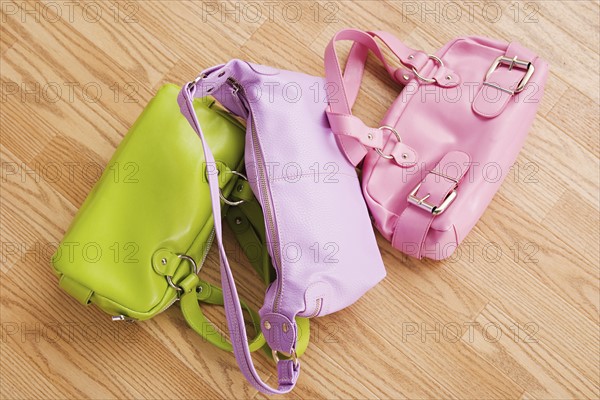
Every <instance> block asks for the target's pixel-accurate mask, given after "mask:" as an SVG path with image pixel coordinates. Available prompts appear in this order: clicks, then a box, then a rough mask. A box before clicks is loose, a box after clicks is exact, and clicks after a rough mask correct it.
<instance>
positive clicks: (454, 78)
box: [432, 66, 461, 88]
mask: <svg viewBox="0 0 600 400" xmlns="http://www.w3.org/2000/svg"><path fill="white" fill-rule="evenodd" d="M432 79H435V81H436V83H437V84H438V85H439V86H441V87H445V88H450V87H455V86H457V85H458V84H459V83H460V81H461V80H460V76H459V75H458V74H457V73H456V72H454V71H453V70H451V69H450V68H448V67H446V66H444V67H440V68H438V69H437V70H436V71H435V74H434V75H433V76H432Z"/></svg>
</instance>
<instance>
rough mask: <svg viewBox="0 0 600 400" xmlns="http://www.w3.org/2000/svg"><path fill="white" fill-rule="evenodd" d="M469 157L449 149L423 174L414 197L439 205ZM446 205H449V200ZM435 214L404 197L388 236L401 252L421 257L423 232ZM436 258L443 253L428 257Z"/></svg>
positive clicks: (424, 234)
mask: <svg viewBox="0 0 600 400" xmlns="http://www.w3.org/2000/svg"><path fill="white" fill-rule="evenodd" d="M470 161H471V158H470V157H469V155H468V154H467V153H464V152H462V151H451V152H449V153H447V154H446V155H445V156H444V157H443V158H442V160H440V162H439V163H438V164H437V165H436V166H435V167H434V168H433V169H432V170H431V171H430V172H429V173H428V174H427V175H426V176H425V179H423V181H422V182H421V183H420V184H419V186H418V190H417V191H416V192H415V193H414V197H415V198H417V199H419V201H422V202H426V203H427V204H429V205H433V206H438V207H439V206H441V204H443V202H444V200H446V198H448V196H449V195H450V194H451V193H452V192H453V191H454V190H455V189H456V187H457V186H458V184H459V183H460V181H461V180H462V178H463V177H464V176H465V174H466V173H467V171H468V170H469V168H470V165H471V163H470ZM449 207H452V205H451V204H450V205H449ZM435 217H436V215H435V214H434V213H433V211H430V210H428V209H427V207H425V206H423V205H421V204H418V202H417V204H415V203H414V202H412V201H408V205H407V206H406V208H405V209H404V212H403V213H402V214H401V215H400V216H399V217H398V220H397V221H396V226H395V228H394V235H393V237H392V245H393V246H394V247H395V248H397V249H399V250H400V251H402V252H403V253H405V254H408V255H410V256H413V257H416V258H419V259H420V258H422V257H423V247H424V244H425V240H426V239H427V234H428V233H429V229H430V227H431V223H432V222H433V220H434V218H435ZM431 258H436V259H440V258H443V257H431Z"/></svg>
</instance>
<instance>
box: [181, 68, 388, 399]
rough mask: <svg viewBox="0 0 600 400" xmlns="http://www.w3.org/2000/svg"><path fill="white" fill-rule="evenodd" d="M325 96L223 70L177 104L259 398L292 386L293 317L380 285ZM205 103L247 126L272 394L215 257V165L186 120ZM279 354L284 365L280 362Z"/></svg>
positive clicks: (241, 354)
mask: <svg viewBox="0 0 600 400" xmlns="http://www.w3.org/2000/svg"><path fill="white" fill-rule="evenodd" d="M324 89H325V80H324V79H322V78H318V77H314V76H310V75H305V74H301V73H297V72H290V71H283V70H278V69H275V68H271V67H266V66H262V65H256V64H251V63H248V62H245V61H241V60H231V61H230V62H228V63H227V64H224V65H219V66H216V67H213V68H210V69H208V70H206V71H204V72H203V73H202V74H200V75H199V77H198V78H196V80H195V81H193V82H190V83H188V84H187V85H185V86H184V88H183V89H182V91H181V93H180V95H179V99H178V101H179V106H180V108H181V112H182V113H183V115H185V117H186V118H187V119H188V121H189V122H190V124H191V125H192V127H193V128H194V130H195V131H196V133H198V135H199V136H200V139H201V140H202V145H203V148H204V154H205V159H206V162H207V177H208V181H209V186H210V191H211V200H212V208H213V214H214V220H215V221H216V223H215V231H216V238H217V243H218V246H219V254H220V257H221V281H222V285H223V295H224V298H225V312H226V315H227V322H228V326H229V332H230V336H231V341H232V343H233V351H234V354H235V357H236V359H237V362H238V365H239V366H240V368H241V370H242V372H243V373H244V375H245V376H246V378H247V379H248V381H249V382H250V383H251V384H252V385H253V386H254V387H256V388H257V389H258V390H260V391H261V392H263V393H267V394H280V393H287V392H289V391H290V390H292V388H293V387H294V385H295V383H296V380H297V378H298V374H299V372H300V364H299V361H298V359H297V357H296V353H295V346H296V339H297V334H298V332H297V327H296V324H295V322H294V321H295V319H294V318H295V317H296V316H300V317H316V316H323V315H327V314H329V313H332V312H335V311H338V310H340V309H342V308H344V307H347V306H349V305H350V304H352V303H353V302H355V301H356V300H358V298H360V297H361V296H362V295H363V294H364V293H365V292H366V291H367V290H369V289H370V288H371V287H373V286H374V285H376V284H377V283H378V282H379V281H381V280H382V279H383V278H384V277H385V269H384V266H383V261H382V259H381V255H380V253H379V249H378V247H377V243H376V241H375V235H374V232H373V227H372V225H371V221H370V219H369V216H368V211H367V208H366V206H365V202H364V199H363V197H362V194H361V190H360V185H359V182H358V178H357V175H356V171H355V169H354V167H353V166H352V165H351V164H350V163H349V162H348V161H347V160H346V158H345V157H344V155H343V154H342V153H341V152H340V150H339V148H338V146H337V143H336V140H335V137H334V135H333V133H332V131H331V128H330V127H329V124H328V122H327V117H326V115H325V107H326V105H327V103H326V99H325V97H326V96H325V95H324V93H323V90H324ZM320 93H323V94H322V98H318V97H317V96H316V95H317V94H320ZM207 95H212V96H213V97H215V98H216V99H217V100H218V101H219V102H220V103H221V104H222V105H223V106H225V107H226V108H227V109H228V110H229V111H230V112H231V113H232V114H234V115H236V116H239V117H240V118H242V119H244V120H246V121H247V134H246V152H245V163H246V173H247V174H248V180H249V182H250V186H251V187H252V190H253V192H254V194H255V196H256V198H257V199H258V200H259V202H260V204H261V206H262V208H263V212H264V218H265V226H266V227H267V238H268V240H267V241H268V248H269V254H270V256H271V258H272V261H273V266H274V267H275V270H276V271H277V279H276V280H275V281H274V282H273V283H272V284H271V285H270V286H269V288H268V289H267V293H266V296H265V302H264V305H263V307H262V308H261V309H260V317H261V328H262V331H263V333H264V335H265V338H266V340H267V343H268V344H269V346H270V347H271V349H273V358H274V359H275V360H276V362H277V372H278V382H279V387H278V388H277V389H275V388H271V387H270V386H268V385H267V384H265V383H264V382H263V381H262V380H261V378H260V377H259V376H258V374H257V372H256V370H255V368H254V365H253V363H252V359H251V357H250V352H249V349H248V340H247V337H246V329H245V326H244V319H243V316H242V309H241V307H240V301H239V297H238V294H237V291H236V287H235V282H234V279H233V275H232V272H231V269H230V267H229V263H228V260H227V256H226V254H225V249H224V247H223V241H222V227H221V223H220V221H221V208H220V206H221V202H220V198H219V186H218V177H217V174H216V168H214V165H213V167H211V164H214V162H215V160H214V158H213V155H212V154H211V151H210V149H209V148H208V146H207V145H206V141H205V138H204V135H203V133H202V129H201V127H200V125H199V123H198V120H197V119H196V115H195V114H194V113H193V112H192V110H193V108H192V100H193V99H194V98H195V97H204V96H207ZM211 171H215V173H211ZM279 353H283V354H285V355H286V356H287V357H286V358H285V359H284V358H282V359H279Z"/></svg>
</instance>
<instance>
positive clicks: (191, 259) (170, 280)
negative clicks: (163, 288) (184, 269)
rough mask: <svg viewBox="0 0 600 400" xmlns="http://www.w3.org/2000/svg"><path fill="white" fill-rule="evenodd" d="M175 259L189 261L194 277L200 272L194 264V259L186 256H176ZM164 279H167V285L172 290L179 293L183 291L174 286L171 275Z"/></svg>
mask: <svg viewBox="0 0 600 400" xmlns="http://www.w3.org/2000/svg"><path fill="white" fill-rule="evenodd" d="M177 257H179V258H181V259H182V260H187V261H189V262H190V264H191V265H192V272H193V273H194V275H197V274H198V272H199V271H200V270H199V269H198V264H196V261H194V259H193V258H192V257H190V256H188V255H187V254H177ZM201 268H202V267H201ZM166 278H167V283H168V284H169V286H171V287H172V288H173V289H175V290H177V291H178V292H181V291H182V290H183V289H182V288H181V287H180V286H177V285H176V284H174V283H173V277H172V276H171V275H167V276H166Z"/></svg>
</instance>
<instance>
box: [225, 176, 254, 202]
mask: <svg viewBox="0 0 600 400" xmlns="http://www.w3.org/2000/svg"><path fill="white" fill-rule="evenodd" d="M231 173H232V174H234V175H237V176H239V177H240V178H242V179H243V180H245V181H246V182H248V178H247V177H246V175H244V174H242V173H241V172H237V171H231ZM219 197H220V198H221V200H222V201H223V202H224V203H225V204H227V205H230V206H239V205H240V204H242V203H244V202H246V200H239V201H231V200H227V199H226V198H225V196H223V192H221V189H219Z"/></svg>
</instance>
